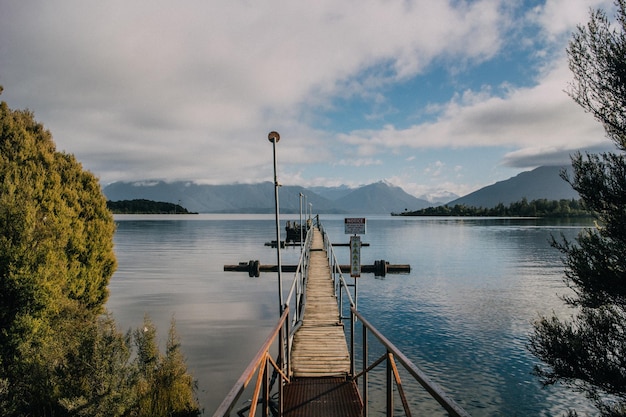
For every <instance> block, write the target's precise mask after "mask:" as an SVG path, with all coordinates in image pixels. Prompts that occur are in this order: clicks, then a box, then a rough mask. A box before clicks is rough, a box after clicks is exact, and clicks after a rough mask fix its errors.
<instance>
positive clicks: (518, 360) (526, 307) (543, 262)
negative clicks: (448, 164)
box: [108, 215, 591, 416]
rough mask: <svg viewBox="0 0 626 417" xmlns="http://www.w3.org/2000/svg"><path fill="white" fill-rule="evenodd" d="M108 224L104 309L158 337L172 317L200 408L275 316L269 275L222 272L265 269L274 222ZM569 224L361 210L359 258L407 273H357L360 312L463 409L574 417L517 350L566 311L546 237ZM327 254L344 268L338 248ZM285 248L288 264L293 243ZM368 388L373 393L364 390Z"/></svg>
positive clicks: (339, 227)
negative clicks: (109, 273) (110, 269)
mask: <svg viewBox="0 0 626 417" xmlns="http://www.w3.org/2000/svg"><path fill="white" fill-rule="evenodd" d="M295 218H296V217H291V219H295ZM286 219H288V217H285V220H286ZM117 220H118V229H117V232H116V235H115V244H116V254H117V257H118V263H119V266H118V271H117V272H116V274H115V275H114V277H113V279H112V280H111V285H110V292H111V295H110V299H109V302H108V307H109V309H110V310H111V311H112V312H113V313H114V315H115V317H116V319H117V321H118V323H119V324H120V327H121V328H122V329H126V328H128V327H137V326H139V325H140V324H141V321H142V319H143V316H144V314H149V315H150V317H151V318H152V319H153V321H154V322H155V323H156V324H157V326H158V329H159V330H160V331H161V338H162V339H163V340H165V336H166V334H165V333H166V332H167V328H168V326H169V321H170V319H171V318H172V316H174V317H175V319H176V322H177V329H178V331H179V333H180V335H181V337H182V341H183V349H184V352H185V354H186V357H187V362H188V365H189V368H190V370H192V371H193V373H194V376H195V378H196V379H197V380H198V382H199V388H200V392H199V396H200V400H201V403H202V405H203V407H204V408H205V410H206V414H207V415H211V414H212V413H213V411H214V410H215V408H216V407H217V405H218V404H219V403H220V402H221V400H222V399H223V397H224V395H225V394H226V393H227V392H228V390H229V389H230V388H231V386H232V384H233V383H234V382H235V380H236V379H237V378H238V377H239V375H240V374H241V372H242V371H243V369H244V368H245V366H246V365H247V363H248V362H249V360H250V359H251V358H252V357H253V355H254V353H256V350H257V349H258V347H259V345H260V343H261V342H262V341H263V340H264V339H265V337H266V336H267V333H268V331H269V328H270V327H271V326H273V325H274V323H275V321H276V319H277V317H278V295H277V283H276V276H275V274H262V275H261V277H260V278H249V277H248V275H247V273H235V272H224V271H223V265H224V264H236V263H238V262H240V261H246V262H247V261H248V260H250V259H259V260H260V261H261V263H264V264H275V263H276V252H275V250H274V249H271V248H269V247H266V246H264V243H265V242H267V241H270V240H272V239H273V236H274V233H275V229H274V221H273V216H271V215H270V216H266V215H245V216H239V215H197V216H176V217H172V216H169V217H158V216H157V217H155V216H119V217H117ZM322 221H323V223H324V225H325V227H326V229H327V231H328V233H329V234H330V236H331V240H332V241H334V242H344V241H345V242H347V240H348V238H347V236H346V235H344V234H343V216H322ZM587 226H588V225H587ZM580 228H581V224H571V223H561V224H554V223H552V224H547V223H545V222H540V221H537V220H510V219H508V220H507V219H441V218H397V217H370V218H368V224H367V234H366V235H365V236H363V237H362V240H363V241H364V242H368V243H370V246H369V247H364V248H363V249H362V257H363V259H362V262H363V263H368V264H371V263H373V262H374V261H375V260H379V259H385V260H387V261H390V262H391V263H402V264H405V263H408V264H411V267H412V270H411V273H410V274H403V275H388V276H387V277H385V278H384V279H381V278H375V277H374V276H373V275H364V276H363V277H362V278H360V279H359V283H358V286H359V309H360V310H361V311H362V312H363V313H364V314H365V316H366V317H368V318H369V320H370V321H371V322H372V323H373V324H374V325H375V326H377V327H379V328H380V329H382V330H383V332H384V333H385V334H386V336H387V337H388V338H389V339H390V340H391V341H392V342H393V343H395V344H396V346H398V347H399V348H400V349H402V350H403V351H404V353H405V354H406V355H407V356H408V357H409V358H411V359H412V360H413V361H414V362H415V363H416V364H418V365H419V366H420V367H422V368H423V369H424V370H425V371H426V372H427V373H428V374H429V375H430V376H431V378H432V379H434V380H435V381H437V382H438V383H439V384H441V385H442V386H443V387H444V388H445V389H446V391H447V392H448V393H450V395H451V396H452V397H453V398H454V399H455V400H457V401H458V402H459V403H460V404H461V405H462V406H463V407H465V408H466V409H467V410H468V411H469V412H470V413H471V414H472V415H474V416H480V415H483V416H493V415H507V416H511V415H519V416H525V415H533V416H535V415H540V416H553V415H561V414H563V413H564V412H565V411H566V410H567V409H568V408H569V407H574V408H577V409H578V410H582V411H583V413H579V414H580V415H584V411H589V410H591V409H590V408H589V407H588V405H587V403H586V401H585V400H584V399H581V398H580V397H577V396H575V395H572V394H570V393H568V392H567V391H564V390H560V389H558V388H549V389H542V388H541V386H540V384H539V383H538V382H537V380H536V379H535V378H534V377H533V376H532V375H531V374H530V373H531V371H532V367H533V365H534V364H535V361H534V358H533V357H532V356H531V355H529V354H528V352H527V351H526V349H525V344H526V340H527V336H528V333H529V332H530V329H531V323H532V321H533V320H534V319H535V318H536V317H537V316H538V314H550V313H551V312H552V311H557V313H559V314H571V312H569V311H567V310H565V308H564V307H563V305H562V302H561V301H560V299H559V298H558V295H559V294H564V293H565V291H566V289H565V288H564V285H563V283H562V281H561V276H562V265H561V263H560V254H559V253H558V252H557V251H556V250H554V249H553V248H551V247H550V246H549V243H548V239H549V238H550V235H551V234H552V235H556V236H558V235H560V234H564V235H565V236H567V237H568V238H573V237H575V236H576V234H577V233H578V232H579V230H580ZM337 250H338V256H339V257H341V256H342V255H345V263H348V252H347V249H345V248H338V249H337ZM282 256H283V263H285V264H287V263H292V264H295V263H296V262H297V259H298V256H299V249H294V248H287V249H286V250H284V251H283V253H282ZM286 275H287V277H286V279H287V278H289V274H286ZM283 288H288V283H287V282H285V284H284V285H283ZM163 345H164V342H163ZM372 355H374V353H372ZM376 392H377V390H376V389H375V388H372V396H373V397H375V395H376ZM423 407H426V409H425V412H426V413H430V412H431V411H430V409H429V408H428V407H429V406H428V405H425V406H423Z"/></svg>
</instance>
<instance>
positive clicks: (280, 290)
mask: <svg viewBox="0 0 626 417" xmlns="http://www.w3.org/2000/svg"><path fill="white" fill-rule="evenodd" d="M267 139H268V140H269V141H270V142H272V148H273V150H274V203H275V204H274V206H275V208H276V263H277V264H278V303H279V309H278V310H279V315H280V316H282V315H283V279H282V269H283V267H282V263H281V261H280V221H279V218H278V212H279V210H278V187H280V184H279V183H278V178H277V176H276V143H278V141H279V140H280V135H279V134H278V132H274V131H272V132H270V133H269V134H268V135H267Z"/></svg>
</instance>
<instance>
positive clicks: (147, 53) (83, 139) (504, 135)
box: [0, 0, 610, 189]
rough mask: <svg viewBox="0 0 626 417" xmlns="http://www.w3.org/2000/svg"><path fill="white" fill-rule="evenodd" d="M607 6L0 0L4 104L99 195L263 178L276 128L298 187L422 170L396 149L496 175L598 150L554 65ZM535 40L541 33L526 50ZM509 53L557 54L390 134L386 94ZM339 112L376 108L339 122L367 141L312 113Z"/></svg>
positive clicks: (580, 2) (285, 166) (579, 2)
mask: <svg viewBox="0 0 626 417" xmlns="http://www.w3.org/2000/svg"><path fill="white" fill-rule="evenodd" d="M0 1H2V0H0ZM566 1H567V3H566ZM607 3H610V1H599V0H588V1H584V0H547V1H546V2H545V4H543V5H540V6H537V7H535V8H534V9H532V10H529V11H526V12H525V13H524V14H523V16H520V8H521V7H522V6H520V5H512V4H511V3H510V2H507V1H505V0H475V1H456V0H449V1H443V0H442V1H428V2H420V1H405V0H390V1H380V0H346V1H342V2H336V1H331V0H320V1H315V2H293V1H288V0H268V1H264V2H253V1H246V0H212V1H206V2H197V1H194V2H192V1H182V2H178V3H175V4H174V3H171V2H167V1H164V0H150V1H148V0H137V1H131V2H127V1H121V0H111V1H106V2H97V3H93V2H89V3H87V2H83V1H80V0H67V1H64V2H50V1H44V0H39V1H37V0H26V1H20V2H10V1H3V2H2V13H0V84H2V85H3V86H4V87H5V90H4V93H3V95H2V99H3V100H6V101H7V102H8V103H9V105H11V106H12V107H15V108H30V109H32V110H33V111H34V112H35V115H36V117H37V118H38V120H41V121H42V122H43V123H44V124H45V125H46V127H47V128H48V129H50V130H51V131H52V133H53V135H54V137H55V141H56V143H57V145H58V148H59V149H61V150H65V151H67V152H71V153H74V154H76V156H77V157H78V159H79V160H80V161H81V162H83V165H84V166H85V167H86V168H88V169H90V170H92V171H93V172H94V173H96V174H97V175H98V176H100V177H101V179H102V181H103V182H105V183H106V182H110V181H114V180H138V179H147V178H154V179H168V180H177V179H182V180H185V179H193V180H198V181H201V182H209V183H230V182H257V181H264V180H269V179H271V178H272V163H271V158H272V152H271V145H270V144H269V142H268V141H267V132H269V131H271V130H277V131H279V132H280V134H281V141H280V143H279V144H278V145H277V152H278V161H279V164H280V166H281V170H282V172H284V173H285V177H291V178H293V179H295V180H298V181H301V182H302V183H303V184H304V183H309V184H310V183H312V182H315V181H317V182H319V183H337V182H345V183H354V182H355V181H356V180H355V177H354V176H353V177H350V176H349V173H348V171H347V169H354V170H360V169H367V168H369V169H371V168H372V167H376V168H377V169H379V168H380V172H382V170H383V168H384V169H388V170H392V169H394V168H395V165H397V162H396V161H397V160H394V161H393V162H389V161H390V160H389V159H388V158H390V156H395V157H396V158H401V159H402V160H403V161H406V162H411V163H416V162H417V161H415V160H414V159H415V158H416V157H415V156H413V157H407V151H410V154H411V155H413V154H415V153H416V150H424V149H426V150H428V149H441V150H446V149H459V148H470V147H499V148H502V149H503V154H504V153H506V155H504V156H503V158H502V163H505V164H507V165H509V166H520V165H522V164H531V163H535V162H538V161H540V160H541V158H544V159H545V158H546V157H547V155H552V156H554V157H556V155H557V154H558V155H566V154H567V152H570V151H571V150H573V149H578V148H581V147H594V146H600V145H601V144H602V143H603V142H602V140H603V134H602V132H601V129H599V128H598V125H597V123H595V122H594V121H593V120H592V119H590V117H588V116H587V115H585V114H584V113H582V111H581V110H580V109H579V108H578V107H577V106H576V105H575V104H573V103H572V102H571V100H570V99H569V98H568V97H567V96H566V95H565V94H564V93H563V91H562V90H563V89H564V88H565V85H566V82H567V79H568V76H569V75H568V72H567V68H566V66H565V58H564V57H563V56H562V54H561V55H558V54H557V55H556V56H555V55H553V52H554V50H555V49H557V48H560V47H562V46H563V44H562V41H561V40H560V39H561V38H563V37H564V36H568V35H569V33H568V32H569V31H571V28H573V26H574V25H575V24H576V23H580V22H584V21H585V20H586V18H587V13H588V8H589V6H596V5H606V4H607ZM533 25H534V26H533ZM530 26H533V28H535V29H536V28H537V27H538V28H539V30H538V32H540V34H536V33H535V32H533V31H530V32H528V33H527V32H524V33H523V35H522V36H521V38H522V40H521V41H520V40H519V39H518V38H517V36H519V35H520V34H519V33H518V32H517V31H523V30H526V29H528V27H530ZM511 36H514V37H515V38H511ZM533 36H534V37H533ZM513 42H522V43H528V45H529V46H528V47H529V48H530V47H531V46H532V47H537V45H540V46H541V47H546V45H549V46H552V47H553V48H547V47H546V48H544V50H543V56H544V58H543V59H544V60H545V62H543V61H542V64H543V65H545V67H544V69H543V70H542V71H541V72H540V73H539V75H538V76H537V78H536V79H533V80H532V81H533V82H532V83H526V84H525V85H524V86H519V85H515V84H514V83H512V84H511V85H508V84H503V85H499V86H489V85H485V87H484V88H478V89H471V88H467V87H462V88H459V89H458V90H457V93H456V94H455V95H454V96H453V97H451V98H450V97H448V99H446V100H442V101H435V100H434V99H432V100H430V101H429V103H428V104H427V106H428V108H427V109H426V110H424V109H423V108H421V109H417V110H415V112H416V113H423V112H426V113H429V114H432V115H434V117H433V118H431V119H429V120H427V121H425V122H420V123H419V124H418V123H416V124H414V125H413V126H409V127H408V128H403V127H398V125H396V124H394V123H393V122H390V121H389V120H387V119H386V117H387V116H388V115H389V114H391V113H393V112H392V111H390V109H393V110H397V109H398V108H400V109H401V110H402V111H406V110H405V109H404V108H403V105H402V104H401V103H400V104H398V103H395V102H393V100H394V98H393V97H390V96H389V95H388V93H389V91H390V90H391V89H393V88H394V87H397V86H399V85H404V84H403V83H407V82H409V81H411V80H415V79H416V77H424V79H425V80H426V77H428V76H429V75H432V74H433V73H437V74H439V73H442V72H446V73H449V74H461V73H463V72H464V71H465V70H466V69H467V68H473V67H476V66H478V65H480V64H481V63H484V62H488V61H490V60H492V59H494V57H496V56H498V54H501V53H503V52H504V53H507V45H510V44H511V43H513ZM547 50H549V51H550V53H547V52H546V51H547ZM540 52H542V51H539V50H538V51H537V53H538V54H539V55H540ZM535 64H536V63H535ZM529 71H530V72H532V73H533V74H534V73H535V71H537V69H536V68H535V67H533V68H531V69H529ZM452 78H454V77H452ZM420 79H421V78H420ZM455 80H456V79H453V80H452V81H450V82H451V83H452V84H454V82H455ZM461 84H462V83H460V85H461ZM529 84H530V85H529ZM337 99H341V100H345V101H348V102H349V101H350V100H351V99H355V100H364V101H367V102H371V103H374V104H375V105H376V106H375V111H374V112H372V108H371V107H370V108H368V109H367V110H366V111H364V112H363V114H349V115H348V116H352V117H354V119H355V120H357V121H358V122H360V121H363V123H364V125H367V126H369V127H370V128H368V129H359V130H354V131H349V130H341V129H336V128H334V127H331V126H329V125H332V124H333V122H332V121H331V122H329V121H328V120H326V118H325V117H322V116H320V113H322V110H326V111H328V114H330V116H328V117H334V116H333V115H334V114H335V113H333V112H334V111H336V110H338V109H335V108H334V106H336V105H337V103H336V102H337ZM339 110H341V109H339ZM360 110H362V109H356V110H355V112H358V111H360ZM337 114H340V115H339V116H336V117H338V118H341V117H344V114H343V113H341V112H340V111H337ZM409 119H411V117H409ZM412 120H417V118H414V119H412ZM370 123H371V124H370ZM412 158H413V159H412ZM441 162H442V163H446V161H444V160H441ZM453 165H455V164H453V163H448V164H447V166H453ZM468 165H469V164H465V163H464V164H463V166H464V170H465V171H468V170H469V167H468ZM337 167H339V168H344V171H341V172H339V171H338V168H337ZM330 168H332V169H330ZM330 173H332V175H333V176H334V177H333V178H328V177H327V176H328V175H331V174H330ZM361 174H362V171H359V172H358V175H361ZM378 174H379V171H377V172H376V175H378ZM340 175H342V176H344V177H343V178H339V176H340ZM355 175H357V174H355ZM393 175H394V174H390V175H386V176H387V177H393ZM383 176H385V175H384V174H383ZM361 178H365V176H361ZM409 182H410V181H409ZM472 186H475V184H472ZM463 187H467V186H466V185H464V184H461V185H457V186H456V189H461V188H463Z"/></svg>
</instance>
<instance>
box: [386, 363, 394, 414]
mask: <svg viewBox="0 0 626 417" xmlns="http://www.w3.org/2000/svg"><path fill="white" fill-rule="evenodd" d="M391 355H392V354H391V352H389V351H387V417H393V369H392V368H391V361H392V356H391Z"/></svg>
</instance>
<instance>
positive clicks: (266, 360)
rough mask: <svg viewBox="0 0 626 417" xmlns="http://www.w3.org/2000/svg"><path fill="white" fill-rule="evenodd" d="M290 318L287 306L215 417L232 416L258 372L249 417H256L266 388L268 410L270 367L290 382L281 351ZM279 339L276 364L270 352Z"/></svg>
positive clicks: (265, 403)
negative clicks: (256, 411)
mask: <svg viewBox="0 0 626 417" xmlns="http://www.w3.org/2000/svg"><path fill="white" fill-rule="evenodd" d="M288 318H289V307H288V306H287V307H285V309H284V311H283V314H282V316H281V317H280V319H279V320H278V323H276V326H274V328H273V329H272V332H271V333H270V335H269V336H268V337H267V339H265V342H264V343H263V345H261V348H260V349H259V351H258V352H257V354H256V355H255V356H254V358H253V359H252V361H251V362H250V364H249V365H248V366H247V367H246V369H245V371H244V372H243V374H242V375H241V376H240V377H239V379H238V380H237V382H236V383H235V385H234V386H233V387H232V389H231V390H230V392H229V393H228V394H227V395H226V397H225V398H224V401H222V403H221V404H220V406H219V407H218V408H217V410H216V411H215V413H213V417H224V416H228V415H230V413H231V411H232V409H233V407H234V406H235V404H236V403H237V401H238V400H239V397H240V396H241V394H243V392H244V390H245V389H246V387H247V386H248V384H249V383H250V381H251V380H252V377H253V376H254V374H255V373H257V371H258V375H257V382H256V386H255V391H254V399H253V401H252V403H251V406H250V414H249V415H254V412H255V410H256V403H257V399H258V396H259V392H260V390H261V388H265V389H264V391H265V393H264V395H263V397H262V400H263V407H264V408H265V410H267V409H268V407H269V386H268V384H267V380H268V378H269V372H268V371H269V369H268V368H269V365H270V364H271V365H272V366H273V367H274V369H275V370H277V371H278V373H279V375H280V378H281V380H288V377H287V375H285V374H284V373H283V371H282V368H283V364H282V352H281V350H282V349H280V347H281V346H284V343H283V339H284V338H285V333H286V332H285V329H284V327H285V325H286V324H288V322H289V321H288ZM277 337H278V339H279V354H278V358H279V360H278V363H276V362H274V361H273V360H272V358H271V355H270V354H269V350H270V348H271V347H272V345H273V344H274V342H275V340H276V338H277ZM282 385H283V384H282V381H281V383H279V399H278V404H279V406H278V409H279V415H282ZM264 415H267V413H266V412H264Z"/></svg>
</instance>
